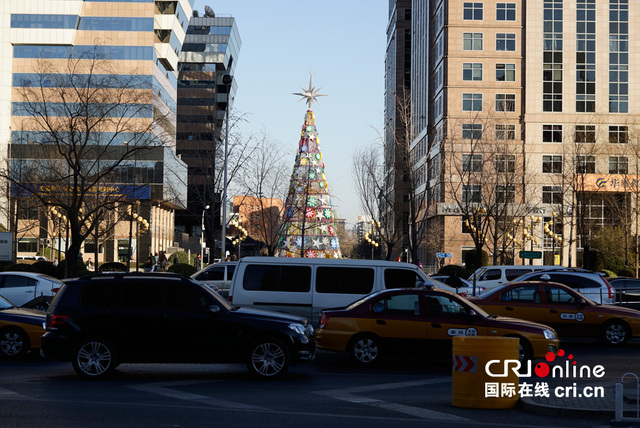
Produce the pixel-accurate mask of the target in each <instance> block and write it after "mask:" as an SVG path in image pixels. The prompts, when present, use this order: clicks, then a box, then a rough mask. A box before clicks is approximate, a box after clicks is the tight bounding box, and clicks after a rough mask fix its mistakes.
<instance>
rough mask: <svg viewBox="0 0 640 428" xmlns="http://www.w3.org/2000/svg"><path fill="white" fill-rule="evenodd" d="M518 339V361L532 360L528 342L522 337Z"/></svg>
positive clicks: (531, 351)
mask: <svg viewBox="0 0 640 428" xmlns="http://www.w3.org/2000/svg"><path fill="white" fill-rule="evenodd" d="M518 339H520V343H518V359H519V360H520V361H521V362H524V361H529V360H531V359H533V350H532V349H531V344H530V343H529V341H528V340H527V339H524V338H522V337H519V338H518Z"/></svg>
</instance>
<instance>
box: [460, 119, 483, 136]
mask: <svg viewBox="0 0 640 428" xmlns="http://www.w3.org/2000/svg"><path fill="white" fill-rule="evenodd" d="M462 138H464V139H465V140H479V139H481V138H482V125H481V124H475V123H463V124H462Z"/></svg>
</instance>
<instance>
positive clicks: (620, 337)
mask: <svg viewBox="0 0 640 428" xmlns="http://www.w3.org/2000/svg"><path fill="white" fill-rule="evenodd" d="M600 335H601V339H602V341H604V342H605V343H606V344H607V345H612V346H620V345H623V344H624V343H626V341H627V340H629V336H630V333H629V327H628V326H627V324H626V323H624V322H623V321H619V320H613V321H609V322H607V323H605V324H604V325H603V326H602V331H601V333H600Z"/></svg>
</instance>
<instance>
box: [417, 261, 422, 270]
mask: <svg viewBox="0 0 640 428" xmlns="http://www.w3.org/2000/svg"><path fill="white" fill-rule="evenodd" d="M416 264H417V265H418V269H420V270H422V262H421V261H420V260H418V263H416Z"/></svg>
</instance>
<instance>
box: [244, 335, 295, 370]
mask: <svg viewBox="0 0 640 428" xmlns="http://www.w3.org/2000/svg"><path fill="white" fill-rule="evenodd" d="M289 364H290V357H289V350H288V349H287V347H286V346H285V344H284V343H282V342H281V341H280V340H278V339H275V338H270V337H268V338H263V339H260V340H257V341H255V342H253V344H252V345H251V346H250V347H249V351H248V352H247V367H248V368H249V372H251V374H252V375H254V376H256V377H259V378H262V379H274V378H278V377H281V376H283V375H284V374H285V373H286V372H287V370H288V369H289Z"/></svg>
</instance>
